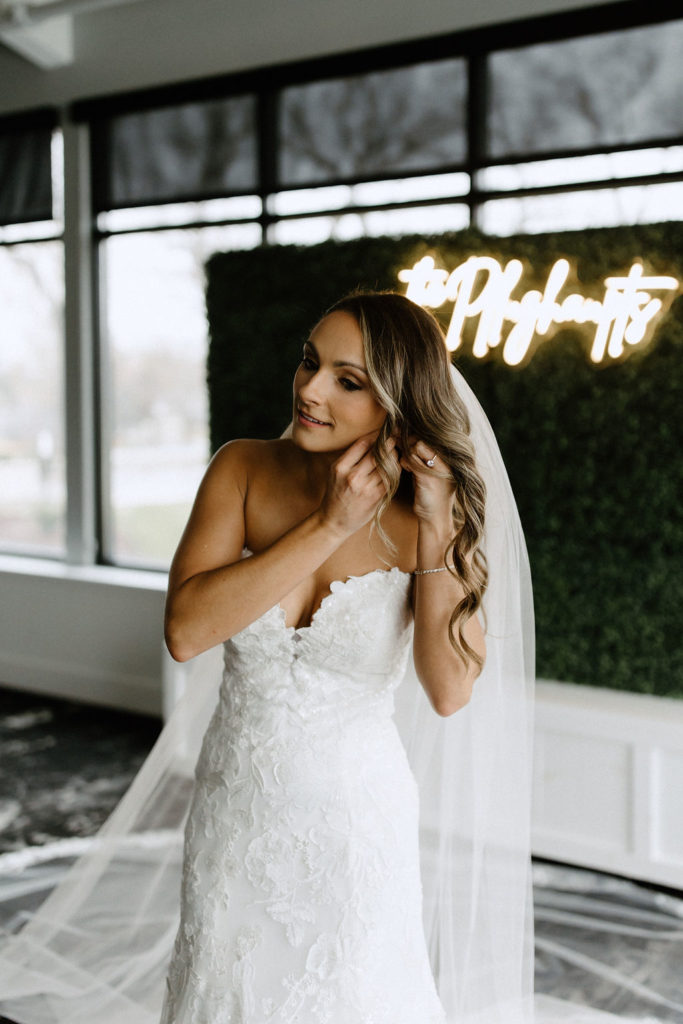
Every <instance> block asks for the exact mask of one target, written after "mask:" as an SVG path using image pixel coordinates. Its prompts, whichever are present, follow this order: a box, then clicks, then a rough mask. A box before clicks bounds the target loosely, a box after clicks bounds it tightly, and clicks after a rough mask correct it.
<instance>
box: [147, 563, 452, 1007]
mask: <svg viewBox="0 0 683 1024" xmlns="http://www.w3.org/2000/svg"><path fill="white" fill-rule="evenodd" d="M409 584H410V576H409V575H407V574H405V573H402V572H400V571H399V570H398V569H392V570H391V571H388V572H385V571H380V570H378V571H375V572H371V573H369V574H368V575H366V576H356V577H351V578H349V580H347V581H346V582H345V583H342V582H335V583H333V584H332V587H331V593H330V594H329V595H328V596H327V597H326V598H325V599H324V601H323V603H322V605H321V606H320V608H319V610H318V612H317V613H316V615H315V617H314V618H313V621H312V622H311V625H310V626H308V627H304V628H301V629H298V630H297V629H295V628H293V627H288V626H286V625H285V617H284V613H283V611H282V609H281V608H280V607H279V606H276V607H274V608H271V609H270V610H269V611H267V612H266V613H265V614H264V615H262V616H261V618H260V619H258V620H257V621H256V622H254V623H252V624H251V625H250V626H248V627H247V628H246V629H244V630H242V632H241V633H238V634H237V635H236V636H234V637H233V638H232V639H231V640H229V641H228V642H227V643H226V644H225V672H224V677H223V682H222V686H221V690H220V699H219V703H218V706H217V708H216V711H215V713H214V716H213V718H212V720H211V723H210V725H209V728H208V731H207V733H206V736H205V739H204V743H203V747H202V751H201V754H200V757H199V761H198V764H197V770H196V780H197V781H196V790H195V796H194V802H193V805H192V808H191V811H190V815H189V818H188V823H187V829H186V837H185V861H184V872H183V885H182V901H181V923H180V928H179V931H178V935H177V939H176V944H175V950H174V954H173V959H172V963H171V967H170V971H169V976H168V987H167V993H166V998H165V1002H164V1009H163V1014H162V1024H295V1022H296V1024H443V1022H444V1021H445V1015H444V1013H443V1009H442V1006H441V1003H440V1001H439V998H438V996H437V993H436V990H435V985H434V980H433V977H432V974H431V970H430V966H429V962H428V958H427V952H426V945H425V940H424V933H423V928H422V916H421V914H422V893H421V883H420V868H419V851H418V824H417V817H418V795H417V787H416V783H415V780H414V778H413V776H412V773H411V771H410V768H409V765H408V761H407V758H406V754H405V751H404V748H403V745H402V743H401V740H400V738H399V735H398V732H397V730H396V726H395V724H394V721H393V718H392V713H393V710H394V691H395V689H396V687H397V686H398V684H399V682H400V680H401V678H402V675H403V672H404V669H405V664H406V660H407V657H408V652H409V646H410V642H411V639H412V618H411V613H410V606H409Z"/></svg>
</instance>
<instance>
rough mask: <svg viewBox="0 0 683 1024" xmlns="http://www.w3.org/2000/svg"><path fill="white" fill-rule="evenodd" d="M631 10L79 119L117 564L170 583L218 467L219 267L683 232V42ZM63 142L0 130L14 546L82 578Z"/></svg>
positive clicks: (6, 528)
mask: <svg viewBox="0 0 683 1024" xmlns="http://www.w3.org/2000/svg"><path fill="white" fill-rule="evenodd" d="M630 6H632V5H625V4H622V5H617V7H614V5H613V6H612V7H611V8H610V11H609V12H605V14H604V15H603V16H602V20H601V15H600V14H597V15H596V14H595V12H593V11H591V12H588V11H586V12H573V13H572V15H571V18H570V17H569V16H568V15H557V16H549V17H548V18H547V19H545V20H543V19H541V20H538V19H534V20H530V21H529V22H528V23H522V22H519V23H514V22H513V23H509V24H506V25H504V26H499V27H495V26H494V27H492V28H485V29H480V30H473V32H472V33H467V32H466V33H461V34H454V35H453V36H452V37H442V38H439V39H434V40H418V41H417V42H415V44H412V43H411V44H401V45H399V46H397V47H393V46H392V47H387V48H381V49H380V50H377V51H374V52H370V51H366V52H364V53H361V54H358V55H354V57H353V58H351V57H350V56H349V55H338V56H337V57H331V58H324V59H321V60H319V61H315V62H312V63H308V62H304V63H302V64H299V65H281V66H278V67H276V68H271V69H265V70H259V71H254V72H242V73H239V74H235V75H233V76H225V77H224V78H222V79H216V80H207V81H206V82H196V83H189V84H187V85H184V84H178V85H173V86H169V87H162V88H161V89H158V90H150V91H149V92H146V93H141V94H137V95H133V94H131V95H130V96H122V97H107V98H103V99H101V100H92V101H84V102H83V103H80V104H76V105H75V108H74V113H75V117H76V120H80V121H85V122H88V124H89V126H90V133H91V140H92V144H91V159H92V165H93V168H92V169H93V177H92V183H93V200H94V215H95V226H94V236H95V242H96V250H97V254H98V261H99V267H98V269H99V275H98V284H99V296H98V298H99V302H100V308H99V344H100V351H99V353H98V358H97V360H96V362H97V364H98V366H99V368H100V371H101V382H102V388H101V399H102V401H101V409H100V410H99V427H100V429H99V431H98V434H99V437H100V440H101V451H100V459H99V471H100V487H99V488H98V491H99V495H100V501H101V507H100V509H99V515H98V523H99V528H100V534H101V535H100V536H99V537H98V546H99V550H100V554H101V557H102V559H103V560H104V561H105V562H113V563H116V564H122V565H136V566H147V567H159V568H161V567H165V566H166V565H168V562H169V560H170V557H171V554H172V551H173V549H174V547H175V544H176V542H177V539H178V536H179V534H180V530H181V527H182V524H183V522H184V521H185V519H186V517H187V514H188V511H189V508H190V503H191V500H192V497H193V495H194V493H195V489H196V486H197V483H198V480H199V478H200V476H201V473H202V471H203V469H204V466H205V464H206V461H207V458H208V454H209V451H208V429H207V422H206V421H207V413H206V397H205V393H206V382H205V375H206V366H205V362H206V348H207V337H206V334H207V327H206V319H205V313H204V271H203V267H204V263H205V261H206V260H207V258H208V257H209V256H211V255H212V254H213V253H214V252H216V251H219V250H231V249H245V248H250V247H254V246H257V245H262V244H282V245H286V244H296V245H308V244H313V243H316V242H322V241H325V240H327V239H329V238H336V239H349V238H355V237H361V236H372V235H400V234H413V233H415V234H438V233H441V232H443V231H457V230H462V229H463V228H467V227H469V226H470V225H473V226H476V227H478V228H481V229H482V230H484V231H486V232H487V233H491V234H499V235H508V234H512V233H531V232H538V231H560V230H567V229H581V228H583V227H589V226H590V227H595V226H601V225H602V226H607V225H617V224H623V223H644V222H651V221H658V220H665V219H670V218H671V217H672V216H674V217H679V216H680V213H679V211H680V210H681V209H683V108H682V107H681V104H680V96H679V93H680V84H679V83H680V73H679V63H680V62H679V54H680V52H681V49H682V47H683V20H681V19H678V20H672V21H668V22H662V23H661V24H646V25H640V26H639V25H635V24H634V22H635V20H636V18H637V17H638V15H637V14H636V13H633V12H629V10H627V8H629V7H630ZM617 8H618V10H617ZM655 16H661V17H663V15H655ZM618 19H621V20H620V21H619V20H618ZM582 31H583V33H584V34H581V32H582ZM567 32H571V33H572V38H567V37H566V36H567ZM356 58H357V59H356ZM352 68H353V71H352V73H351V69H352ZM347 72H348V73H347ZM55 125H56V119H55V114H54V112H53V111H38V112H35V113H31V114H22V115H21V116H19V115H17V116H16V117H13V118H0V332H1V336H2V345H0V381H1V384H2V389H3V391H2V394H3V402H2V404H1V405H0V544H1V545H2V546H3V547H4V548H5V549H7V548H9V549H11V550H17V551H36V552H47V553H50V554H62V553H63V552H64V547H65V535H66V529H65V493H64V492H65V484H64V481H65V471H64V458H65V453H64V439H63V428H62V421H63V409H62V394H63V385H64V356H63V350H64V338H63V327H62V306H63V288H64V285H63V270H62V266H63V241H62V223H61V220H62V214H61V199H60V189H61V183H62V172H61V148H60V135H59V132H58V131H56V128H55ZM73 216H75V214H73ZM72 227H73V225H72ZM77 235H78V231H76V230H73V231H72V232H71V233H70V234H69V239H70V240H71V239H72V238H73V239H74V240H75V239H76V236H77ZM70 244H74V243H72V242H71V241H70ZM79 244H85V242H84V241H83V239H82V237H81V241H80V243H79ZM90 525H91V526H92V525H93V524H90Z"/></svg>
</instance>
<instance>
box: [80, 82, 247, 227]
mask: <svg viewBox="0 0 683 1024" xmlns="http://www.w3.org/2000/svg"><path fill="white" fill-rule="evenodd" d="M254 118H255V101H254V98H253V97H252V96H240V97H237V98H234V99H227V100H215V101H213V102H210V103H185V104H183V105H181V106H177V107H167V108H162V109H160V110H151V111H144V112H142V113H139V114H126V115H123V116H121V117H118V118H116V119H115V120H113V121H112V122H111V125H110V126H109V132H110V147H111V167H109V168H107V174H106V175H105V180H107V181H108V190H107V194H106V195H100V196H98V200H99V208H100V209H110V208H112V207H125V206H133V205H143V204H145V203H160V202H163V201H164V200H169V201H174V200H182V199H200V198H205V197H206V198H208V197H213V196H220V195H225V194H229V193H231V192H233V193H234V192H250V191H255V190H256V130H255V121H254Z"/></svg>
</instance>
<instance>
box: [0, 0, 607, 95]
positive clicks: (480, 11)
mask: <svg viewBox="0 0 683 1024" xmlns="http://www.w3.org/2000/svg"><path fill="white" fill-rule="evenodd" d="M7 2H8V0H0V10H1V9H2V8H3V7H5V6H6V4H7ZM31 2H32V3H33V0H31ZM38 2H39V3H48V4H50V5H51V4H52V3H54V0H38ZM61 2H64V3H69V4H72V5H75V4H79V10H78V11H76V8H75V7H74V8H73V9H74V11H76V13H72V14H61V15H60V16H59V17H55V18H51V19H49V20H45V21H42V22H41V23H40V24H39V25H36V26H35V27H29V28H28V29H27V30H26V31H27V32H28V33H29V35H28V36H25V37H24V39H23V41H22V45H23V47H24V51H23V55H20V54H22V50H21V46H20V45H18V44H17V39H16V37H15V38H14V39H13V40H10V39H9V38H8V37H7V34H6V33H7V29H5V44H6V45H5V46H3V45H2V44H0V111H10V110H17V109H22V108H26V107H30V106H37V105H41V104H45V103H64V102H68V101H70V100H73V99H77V98H79V97H83V96H96V95H101V94H106V93H108V92H115V91H121V90H126V89H134V88H143V87H146V86H150V85H157V84H162V83H165V82H171V81H182V80H185V79H190V78H199V77H202V76H206V75H212V74H222V73H225V72H230V71H234V70H239V69H243V68H249V67H258V66H262V65H269V64H275V63H280V62H284V61H288V60H297V59H303V58H307V57H315V56H321V55H324V54H328V53H339V52H343V51H345V50H354V49H359V48H363V47H367V46H377V45H381V44H383V43H390V42H400V41H405V40H409V39H415V38H420V37H426V36H432V35H438V34H441V33H445V32H453V31H457V30H459V29H464V28H471V27H474V26H478V25H487V24H494V23H497V22H501V21H507V20H515V19H519V18H524V17H531V16H538V15H542V14H547V13H551V12H558V11H566V10H571V9H576V8H579V7H585V6H586V4H585V3H584V2H583V0H421V2H420V3H419V4H417V3H412V4H411V3H408V2H406V0H343V2H342V0H249V2H245V0H123V2H122V3H121V0H85V2H86V3H87V4H88V6H89V7H90V8H91V9H88V10H81V9H80V3H81V0H60V3H61ZM112 2H113V3H121V6H111V5H110V4H111V3H112ZM603 2H606V0H603ZM54 9H55V10H58V9H59V8H57V7H55V8H54ZM66 9H67V8H66V7H63V8H62V10H66ZM10 31H11V30H10ZM50 49H51V50H52V63H50Z"/></svg>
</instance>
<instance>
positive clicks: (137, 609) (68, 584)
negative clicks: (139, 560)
mask: <svg viewBox="0 0 683 1024" xmlns="http://www.w3.org/2000/svg"><path fill="white" fill-rule="evenodd" d="M165 588H166V577H165V575H164V574H163V573H142V572H129V571H126V570H121V569H109V568H103V567H95V568H89V567H85V568H80V567H68V566H64V565H61V564H60V563H57V562H52V563H51V562H45V561H38V560H34V559H21V558H10V557H8V556H4V557H3V556H0V683H4V684H6V685H10V686H14V687H17V688H18V689H24V690H30V691H33V692H36V693H46V694H50V695H52V696H63V697H71V698H75V699H76V700H83V701H86V702H88V703H92V704H105V705H109V706H112V707H120V708H128V709H131V710H134V711H143V712H147V713H150V714H159V713H160V711H161V664H162V660H161V659H162V640H163V607H164V592H165ZM0 699H1V697H0Z"/></svg>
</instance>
